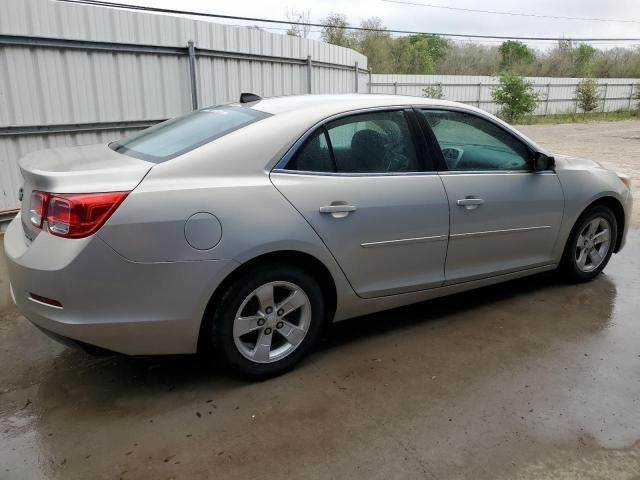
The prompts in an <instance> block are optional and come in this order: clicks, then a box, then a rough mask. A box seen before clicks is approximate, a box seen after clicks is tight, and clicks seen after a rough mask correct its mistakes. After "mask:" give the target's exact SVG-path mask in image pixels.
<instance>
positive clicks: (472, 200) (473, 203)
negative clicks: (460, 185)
mask: <svg viewBox="0 0 640 480" xmlns="http://www.w3.org/2000/svg"><path fill="white" fill-rule="evenodd" d="M483 203H484V200H483V199H481V198H476V197H471V196H469V197H467V198H461V199H460V200H458V201H457V202H456V204H457V205H458V206H459V207H464V208H466V209H467V210H475V209H476V208H478V207H479V206H480V205H482V204H483Z"/></svg>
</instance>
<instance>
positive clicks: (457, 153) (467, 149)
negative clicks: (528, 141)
mask: <svg viewBox="0 0 640 480" xmlns="http://www.w3.org/2000/svg"><path fill="white" fill-rule="evenodd" d="M422 114H423V115H424V117H425V118H426V120H427V122H428V123H429V126H430V127H431V130H432V131H433V134H434V135H435V137H436V140H437V141H438V146H439V147H440V150H441V151H442V156H443V157H444V159H445V162H446V164H447V168H448V169H449V170H453V171H474V170H525V171H526V170H530V169H531V165H530V153H529V150H528V149H527V147H526V146H525V145H524V143H522V142H521V141H520V140H519V139H517V138H516V137H514V136H513V135H511V134H510V133H509V132H507V131H506V130H504V129H502V128H500V127H499V126H498V125H496V124H494V123H492V122H490V121H488V120H485V119H484V118H482V117H479V116H477V115H473V114H469V113H463V112H456V111H445V110H422Z"/></svg>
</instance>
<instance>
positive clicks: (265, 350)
mask: <svg viewBox="0 0 640 480" xmlns="http://www.w3.org/2000/svg"><path fill="white" fill-rule="evenodd" d="M264 332H265V331H264V330H262V331H261V332H260V335H259V336H258V341H257V342H256V346H255V347H254V349H253V352H251V356H252V357H253V359H254V360H255V361H257V362H268V361H269V353H271V339H272V338H273V333H270V334H268V335H267V334H266V333H264Z"/></svg>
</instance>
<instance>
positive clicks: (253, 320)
mask: <svg viewBox="0 0 640 480" xmlns="http://www.w3.org/2000/svg"><path fill="white" fill-rule="evenodd" d="M259 320H262V315H250V316H248V317H236V321H235V322H234V323H233V335H234V336H236V337H241V336H243V335H246V334H247V333H251V332H253V331H255V330H258V329H259V328H260V326H259V325H258V321H259Z"/></svg>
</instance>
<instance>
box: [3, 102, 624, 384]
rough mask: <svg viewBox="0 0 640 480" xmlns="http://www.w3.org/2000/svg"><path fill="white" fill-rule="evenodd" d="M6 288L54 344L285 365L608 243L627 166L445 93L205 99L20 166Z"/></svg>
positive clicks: (603, 250) (602, 256)
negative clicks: (191, 108)
mask: <svg viewBox="0 0 640 480" xmlns="http://www.w3.org/2000/svg"><path fill="white" fill-rule="evenodd" d="M20 168H21V171H22V175H23V178H24V187H23V192H24V198H23V202H22V210H21V213H20V214H19V215H18V216H17V217H16V218H15V219H14V220H13V221H12V223H11V224H10V225H9V227H8V230H7V232H6V235H5V240H4V246H5V250H6V256H7V258H8V262H9V273H10V280H11V289H12V295H13V298H14V300H15V302H16V304H17V306H18V307H19V309H20V310H21V311H22V312H23V313H24V315H25V316H26V317H27V318H28V319H29V320H30V321H31V322H32V323H33V324H35V325H36V326H37V327H38V328H40V329H41V330H42V331H44V332H45V333H48V334H50V335H51V336H53V337H54V338H57V339H59V340H61V341H64V342H73V343H76V344H79V345H83V346H93V347H100V348H101V349H106V350H109V351H115V352H120V353H124V354H131V355H142V354H143V355H148V354H173V353H192V352H197V351H199V350H203V349H211V350H212V351H213V352H216V353H217V354H218V356H219V358H220V359H222V360H223V361H224V362H226V363H227V364H228V365H230V366H231V367H232V368H234V369H235V370H236V371H237V372H239V373H240V374H243V375H245V376H248V377H250V378H265V377H269V376H273V375H277V374H280V373H282V372H284V371H286V370H288V369H290V368H291V367H293V366H294V365H295V364H296V363H297V362H298V361H299V360H300V359H301V358H302V357H303V356H304V355H305V354H306V353H307V352H309V350H310V348H311V347H312V346H313V344H314V342H315V341H316V340H317V339H318V336H319V334H320V332H321V330H322V328H323V326H325V325H326V324H327V323H328V322H332V321H339V320H343V319H346V318H349V317H354V316H357V315H363V314H368V313H372V312H376V311H380V310H384V309H388V308H393V307H397V306H400V305H407V304H410V303H414V302H421V301H424V300H427V299H431V298H434V297H440V296H443V295H448V294H452V293H455V292H460V291H463V290H469V289H472V288H477V287H482V286H485V285H489V284H494V283H497V282H503V281H506V280H510V279H514V278H517V277H522V276H525V275H531V274H535V273H539V272H543V271H546V270H554V269H558V270H559V271H561V272H562V273H563V274H564V275H565V276H566V277H567V278H569V279H572V280H573V281H577V282H583V281H587V280H591V279H592V278H594V277H595V276H596V275H598V274H599V273H600V272H601V271H602V269H603V268H604V267H605V265H606V264H607V262H608V261H609V259H610V257H611V255H612V254H613V253H616V252H619V251H620V249H621V248H622V247H623V245H624V243H625V236H626V233H627V230H628V225H629V215H630V211H631V195H630V188H629V187H630V186H629V179H628V178H627V177H624V176H621V175H617V174H616V173H614V172H612V171H609V170H606V169H604V168H602V167H601V166H600V165H598V164H597V163H595V162H593V161H590V160H584V159H578V158H569V157H565V156H555V157H554V156H552V155H551V154H550V153H548V152H546V151H545V150H543V149H542V148H541V147H539V146H538V145H536V144H535V143H534V142H533V141H532V140H530V139H529V138H527V137H525V136H524V135H522V134H521V133H519V132H518V131H516V130H514V129H513V128H511V127H510V126H509V125H507V124H505V123H504V122H502V121H501V120H499V119H498V118H496V117H494V116H492V115H490V114H488V113H486V112H484V111H481V110H478V109H476V108H473V107H470V106H466V105H463V104H459V103H453V102H446V101H435V100H428V99H422V98H415V97H402V96H383V95H331V96H323V95H305V96H294V97H282V98H271V99H261V98H260V97H258V96H256V95H251V94H243V95H242V97H241V101H240V102H239V103H236V104H230V105H224V106H217V107H211V108H204V109H201V110H198V111H195V112H193V113H190V114H188V115H186V116H183V117H179V118H176V119H173V120H169V121H167V122H164V123H161V124H158V125H156V126H154V127H152V128H149V129H147V130H144V131H142V132H140V133H137V134H134V135H133V136H130V137H128V138H124V139H122V140H118V141H115V142H112V143H110V144H108V145H94V146H83V147H74V148H59V149H52V150H46V151H41V152H35V153H32V154H30V155H27V156H26V157H24V158H23V159H22V160H21V162H20Z"/></svg>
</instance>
